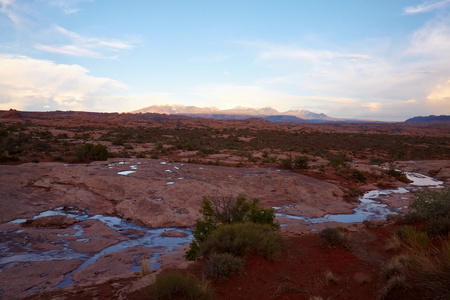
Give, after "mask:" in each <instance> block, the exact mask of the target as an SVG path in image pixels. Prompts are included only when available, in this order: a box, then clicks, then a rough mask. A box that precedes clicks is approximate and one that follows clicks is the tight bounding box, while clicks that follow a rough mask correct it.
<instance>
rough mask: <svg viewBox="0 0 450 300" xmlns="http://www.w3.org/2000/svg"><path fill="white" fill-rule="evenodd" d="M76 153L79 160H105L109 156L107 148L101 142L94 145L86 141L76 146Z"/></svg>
mask: <svg viewBox="0 0 450 300" xmlns="http://www.w3.org/2000/svg"><path fill="white" fill-rule="evenodd" d="M76 155H77V159H78V161H79V162H84V161H93V160H107V159H108V157H109V152H108V149H106V147H105V146H103V145H101V144H98V145H94V144H90V143H86V144H84V145H82V146H80V147H78V148H77V150H76Z"/></svg>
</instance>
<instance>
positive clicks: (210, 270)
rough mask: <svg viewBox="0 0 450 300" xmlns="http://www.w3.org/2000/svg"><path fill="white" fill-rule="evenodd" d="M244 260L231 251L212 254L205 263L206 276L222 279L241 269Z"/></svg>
mask: <svg viewBox="0 0 450 300" xmlns="http://www.w3.org/2000/svg"><path fill="white" fill-rule="evenodd" d="M243 266H244V260H243V259H242V258H240V257H237V256H234V255H233V254H231V253H220V254H213V255H211V258H210V259H209V260H208V262H207V263H206V276H207V277H208V278H210V279H214V280H224V279H227V278H229V277H230V276H231V275H233V274H235V273H237V272H239V271H240V270H242V268H243Z"/></svg>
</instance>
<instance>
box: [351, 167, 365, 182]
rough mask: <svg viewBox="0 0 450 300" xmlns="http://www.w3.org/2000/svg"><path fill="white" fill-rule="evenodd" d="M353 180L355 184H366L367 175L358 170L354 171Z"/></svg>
mask: <svg viewBox="0 0 450 300" xmlns="http://www.w3.org/2000/svg"><path fill="white" fill-rule="evenodd" d="M352 178H353V180H354V181H355V182H361V183H365V182H366V180H367V179H366V175H364V173H363V172H361V171H360V170H356V169H353V171H352Z"/></svg>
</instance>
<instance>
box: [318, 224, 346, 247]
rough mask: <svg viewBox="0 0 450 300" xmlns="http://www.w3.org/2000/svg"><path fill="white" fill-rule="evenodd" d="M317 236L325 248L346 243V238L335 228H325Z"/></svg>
mask: <svg viewBox="0 0 450 300" xmlns="http://www.w3.org/2000/svg"><path fill="white" fill-rule="evenodd" d="M319 236H320V238H321V239H322V240H323V242H324V243H325V245H327V246H343V245H344V244H345V242H346V241H347V237H346V236H345V235H343V234H342V233H341V232H340V231H339V230H338V229H337V228H325V229H324V230H322V231H321V232H320V234H319Z"/></svg>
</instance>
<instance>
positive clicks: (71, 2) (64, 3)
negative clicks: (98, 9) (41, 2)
mask: <svg viewBox="0 0 450 300" xmlns="http://www.w3.org/2000/svg"><path fill="white" fill-rule="evenodd" d="M91 1H93V0H48V1H47V2H48V4H49V5H51V6H55V7H58V8H60V9H61V10H62V11H63V12H64V13H66V14H72V13H76V12H78V11H79V10H80V9H79V8H78V7H76V5H77V4H78V3H81V2H91Z"/></svg>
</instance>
